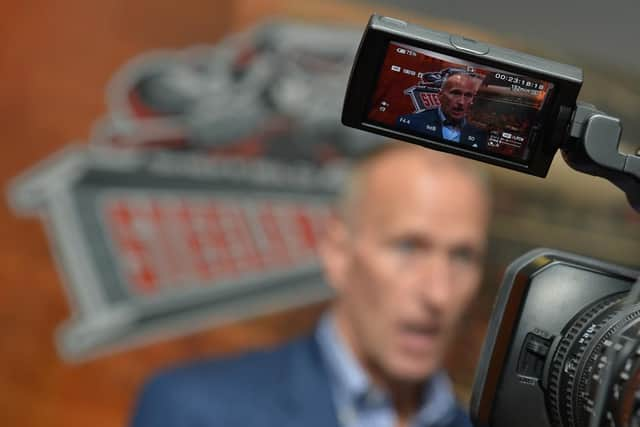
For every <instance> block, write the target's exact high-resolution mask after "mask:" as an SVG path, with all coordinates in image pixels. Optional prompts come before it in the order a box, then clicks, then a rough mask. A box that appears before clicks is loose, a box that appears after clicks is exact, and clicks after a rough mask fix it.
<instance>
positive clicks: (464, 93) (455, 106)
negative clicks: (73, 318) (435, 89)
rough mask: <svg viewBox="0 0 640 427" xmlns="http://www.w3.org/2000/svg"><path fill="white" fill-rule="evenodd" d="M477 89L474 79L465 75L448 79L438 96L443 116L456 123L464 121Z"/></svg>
mask: <svg viewBox="0 0 640 427" xmlns="http://www.w3.org/2000/svg"><path fill="white" fill-rule="evenodd" d="M477 88H478V81H477V79H475V78H474V77H471V76H468V75H466V74H455V75H453V76H451V77H449V78H448V79H447V81H446V82H445V84H444V86H443V87H442V90H440V94H439V95H438V97H439V98H440V108H441V109H442V112H443V113H444V115H445V116H446V117H447V118H448V119H449V120H452V121H453V122H456V123H458V122H460V121H461V120H462V119H464V118H465V117H466V116H467V114H468V113H469V109H470V108H471V105H472V104H473V98H474V96H475V94H476V91H477Z"/></svg>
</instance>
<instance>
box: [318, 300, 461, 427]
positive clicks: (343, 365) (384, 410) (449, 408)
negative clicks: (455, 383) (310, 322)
mask: <svg viewBox="0 0 640 427" xmlns="http://www.w3.org/2000/svg"><path fill="white" fill-rule="evenodd" d="M316 337H317V340H318V343H319V345H320V350H321V353H322V357H323V359H324V362H325V364H326V366H327V371H328V372H329V383H330V385H331V389H332V392H333V397H334V401H335V405H336V413H337V415H338V421H339V422H340V425H341V426H342V427H393V426H394V425H395V423H396V413H395V409H394V408H393V405H392V403H391V401H390V399H389V397H388V396H387V395H386V394H385V393H384V391H382V390H380V389H379V388H376V387H375V386H374V385H373V384H372V383H371V382H370V380H369V378H368V376H367V374H366V373H365V371H364V370H363V368H362V367H361V366H360V364H359V363H358V361H357V360H356V359H355V356H354V355H353V354H352V353H351V351H350V350H349V348H348V347H347V346H346V344H345V343H344V342H343V340H342V338H341V337H340V336H339V334H338V331H337V329H336V325H335V320H334V317H333V315H332V314H331V313H330V312H329V313H326V314H325V315H324V316H323V318H322V319H321V321H320V324H319V325H318V329H317V330H316ZM423 396H424V397H423V399H424V400H423V402H422V406H421V407H420V409H419V411H418V412H417V414H416V415H415V416H414V417H413V419H412V421H411V423H410V426H411V427H437V426H438V425H442V424H446V423H447V422H450V421H451V419H452V417H454V416H455V411H456V400H455V397H454V396H453V392H452V388H451V382H450V381H449V378H448V377H447V375H446V374H445V373H444V372H438V373H437V374H435V375H434V376H432V377H431V378H430V379H429V380H428V381H427V382H426V384H425V389H424V393H423Z"/></svg>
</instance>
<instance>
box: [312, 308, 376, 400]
mask: <svg viewBox="0 0 640 427" xmlns="http://www.w3.org/2000/svg"><path fill="white" fill-rule="evenodd" d="M316 336H317V339H318V343H319V344H320V350H321V352H322V356H323V357H324V360H325V362H326V364H327V368H328V371H329V374H330V375H331V381H332V382H333V384H334V385H335V387H336V388H337V389H339V390H340V394H342V395H343V396H344V397H348V398H349V399H350V400H351V401H352V402H355V401H357V400H359V399H361V398H362V397H363V396H365V395H366V394H367V392H368V391H369V389H370V388H371V384H370V383H369V378H368V377H367V374H366V373H365V372H364V370H363V369H362V367H361V366H360V363H358V361H357V360H356V358H355V356H354V355H353V353H352V352H351V351H350V350H349V348H348V347H347V344H346V343H345V342H344V340H343V339H342V337H341V336H340V335H339V334H338V330H337V327H336V325H335V318H334V316H333V314H332V313H331V312H327V313H325V314H324V316H322V319H321V320H320V323H319V325H318V329H317V331H316Z"/></svg>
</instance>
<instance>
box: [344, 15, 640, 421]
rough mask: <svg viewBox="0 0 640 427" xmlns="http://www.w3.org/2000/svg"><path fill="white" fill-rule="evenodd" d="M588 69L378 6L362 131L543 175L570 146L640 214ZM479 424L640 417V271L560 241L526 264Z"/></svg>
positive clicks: (363, 66) (636, 159)
mask: <svg viewBox="0 0 640 427" xmlns="http://www.w3.org/2000/svg"><path fill="white" fill-rule="evenodd" d="M582 80H583V77H582V70H580V69H578V68H576V67H573V66H570V65H566V64H561V63H557V62H553V61H549V60H546V59H543V58H537V57H534V56H531V55H527V54H524V53H520V52H516V51H512V50H509V49H505V48H501V47H497V46H492V45H489V44H486V43H482V42H479V41H476V40H472V39H469V38H466V37H463V36H458V35H453V34H447V33H443V32H438V31H433V30H428V29H425V28H422V27H418V26H415V25H412V24H409V23H406V22H404V21H401V20H398V19H394V18H389V17H384V16H377V15H373V16H372V17H371V20H370V21H369V25H368V26H367V29H366V31H365V33H364V35H363V38H362V41H361V44H360V48H359V51H358V55H357V58H356V61H355V63H354V66H353V69H352V73H351V77H350V80H349V86H348V88H347V93H346V97H345V101H344V108H343V113H342V122H343V123H344V124H345V125H347V126H351V127H355V128H358V129H362V130H365V131H369V132H373V133H377V134H381V135H385V136H389V137H392V138H396V139H400V140H404V141H407V142H411V143H414V144H419V145H421V146H424V147H427V148H432V149H436V150H440V151H445V152H449V153H452V154H457V155H461V156H465V157H469V158H472V159H476V160H480V161H483V162H486V163H490V164H493V165H497V166H501V167H505V168H509V169H513V170H516V171H519V172H523V173H528V174H532V175H536V176H540V177H544V176H546V174H547V172H548V170H549V167H550V165H551V161H552V159H553V157H554V155H555V154H556V152H557V151H558V149H560V150H561V151H562V153H563V156H564V158H565V160H566V161H567V163H568V164H569V165H570V166H571V167H573V168H574V169H576V170H578V171H580V172H584V173H588V174H592V175H596V176H601V177H603V178H606V179H608V180H609V181H611V182H612V183H613V184H615V185H616V186H617V187H619V188H620V189H622V190H623V191H624V192H625V194H626V195H627V198H628V200H629V203H630V204H631V206H632V207H633V208H634V209H636V210H637V211H638V212H640V156H636V155H631V154H624V153H621V152H619V151H618V145H619V141H620V135H621V132H622V126H621V123H620V120H618V119H617V118H615V117H611V116H609V115H607V114H604V113H602V112H600V111H598V110H597V109H596V108H595V107H594V106H592V105H588V104H584V103H580V102H578V101H577V98H578V93H579V91H580V87H581V85H582ZM471 416H472V419H473V421H474V423H475V424H476V425H477V426H490V427H506V426H513V425H517V426H532V427H533V426H535V427H545V426H563V427H587V426H589V427H599V426H640V271H638V270H632V269H629V268H624V267H621V266H617V265H613V264H610V263H606V262H602V261H598V260H594V259H590V258H586V257H582V256H578V255H574V254H569V253H565V252H562V251H558V250H552V249H538V250H535V251H532V252H529V253H528V254H525V255H523V256H522V257H520V258H519V259H517V260H516V261H514V262H513V263H512V264H511V265H510V266H509V268H508V269H507V272H506V274H505V277H504V280H503V283H502V286H501V289H500V291H499V294H498V296H497V300H496V303H495V307H494V310H493V313H492V317H491V320H490V323H489V330H488V333H487V338H486V340H485V343H484V348H483V351H482V354H481V358H480V362H479V364H478V368H477V373H476V380H475V383H474V387H473V393H472V399H471Z"/></svg>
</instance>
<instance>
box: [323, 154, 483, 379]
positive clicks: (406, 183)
mask: <svg viewBox="0 0 640 427" xmlns="http://www.w3.org/2000/svg"><path fill="white" fill-rule="evenodd" d="M421 151H423V152H424V150H422V149H421ZM412 153H413V154H412ZM416 155H417V156H416ZM432 162H433V161H432ZM433 163H434V164H433V168H431V167H430V166H428V165H425V163H424V159H421V158H420V155H419V153H416V152H414V151H413V150H408V151H407V152H405V153H402V152H400V153H392V154H391V157H390V158H386V159H383V160H381V161H380V162H379V164H378V165H377V166H375V169H374V170H372V172H371V173H370V174H369V175H370V176H368V178H367V180H366V183H364V184H363V187H366V188H364V189H363V190H362V193H363V194H362V197H360V198H359V200H358V201H357V202H356V203H355V206H354V208H355V209H354V210H355V215H356V217H355V221H357V223H356V224H354V225H353V226H351V227H349V226H345V225H344V224H342V225H337V226H336V227H337V228H338V229H340V228H341V230H336V229H334V230H333V232H334V238H335V239H337V240H335V241H334V242H333V243H332V244H330V245H328V247H329V249H328V250H327V251H324V255H325V257H324V258H325V265H326V267H327V270H328V271H327V273H328V275H329V280H330V282H332V284H333V285H334V287H335V288H336V290H337V300H336V305H335V311H336V315H337V321H338V327H339V330H341V331H342V333H343V335H344V337H345V338H346V340H347V342H348V343H349V344H350V347H351V348H352V350H353V351H354V353H355V354H356V356H357V357H358V359H359V360H360V362H361V363H363V364H364V366H365V367H366V368H367V369H368V371H369V372H370V373H373V374H374V375H381V376H383V377H385V378H387V379H392V380H393V381H403V382H407V381H408V382H417V381H422V380H424V379H425V378H426V377H428V376H429V375H431V374H432V373H433V372H434V371H435V370H437V369H438V368H439V366H440V363H441V360H442V357H443V355H444V353H445V350H446V347H447V343H448V342H449V340H450V339H451V338H452V336H453V334H454V331H455V327H456V324H457V323H458V321H459V319H460V318H461V316H462V314H463V312H464V310H465V308H466V307H467V305H468V303H469V302H470V300H471V298H472V297H473V295H474V293H475V291H476V289H477V287H478V284H479V281H480V278H481V260H482V255H483V252H484V248H485V235H486V228H487V215H488V212H487V210H488V209H487V201H486V200H485V197H486V195H485V194H484V193H483V191H482V188H481V187H480V186H479V185H477V184H476V183H475V182H473V179H472V178H471V177H470V175H467V174H465V173H464V172H461V171H460V170H458V169H455V168H452V167H450V166H442V164H440V165H438V163H437V162H433ZM376 373H377V374H376Z"/></svg>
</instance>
